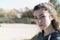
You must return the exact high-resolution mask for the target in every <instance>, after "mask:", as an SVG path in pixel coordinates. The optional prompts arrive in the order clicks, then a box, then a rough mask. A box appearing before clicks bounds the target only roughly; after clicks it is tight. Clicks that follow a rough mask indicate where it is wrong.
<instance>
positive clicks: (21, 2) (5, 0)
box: [0, 0, 49, 10]
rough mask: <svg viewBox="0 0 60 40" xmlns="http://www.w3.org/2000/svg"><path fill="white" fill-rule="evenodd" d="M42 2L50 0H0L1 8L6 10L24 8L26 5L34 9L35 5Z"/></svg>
mask: <svg viewBox="0 0 60 40" xmlns="http://www.w3.org/2000/svg"><path fill="white" fill-rule="evenodd" d="M42 2H49V0H46V1H45V0H0V8H2V9H4V10H10V9H24V8H25V7H28V8H30V9H33V7H34V6H35V5H37V4H39V3H42Z"/></svg>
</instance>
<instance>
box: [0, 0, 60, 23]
mask: <svg viewBox="0 0 60 40" xmlns="http://www.w3.org/2000/svg"><path fill="white" fill-rule="evenodd" d="M48 1H50V2H52V3H53V4H54V5H55V7H56V10H57V13H58V15H57V16H58V19H59V20H60V0H46V1H45V0H42V1H41V0H0V23H26V24H34V19H33V7H34V6H35V5H37V4H39V3H42V2H48Z"/></svg>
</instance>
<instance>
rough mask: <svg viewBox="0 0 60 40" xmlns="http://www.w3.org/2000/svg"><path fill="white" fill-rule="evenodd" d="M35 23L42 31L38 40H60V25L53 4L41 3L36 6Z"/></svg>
mask: <svg viewBox="0 0 60 40" xmlns="http://www.w3.org/2000/svg"><path fill="white" fill-rule="evenodd" d="M33 15H34V19H35V23H36V24H37V25H38V26H39V27H40V29H41V31H42V32H40V33H39V34H38V36H37V38H36V40H60V27H59V23H58V21H57V12H56V10H55V7H54V6H53V4H51V3H50V2H49V3H41V4H38V5H36V6H35V7H34V14H33Z"/></svg>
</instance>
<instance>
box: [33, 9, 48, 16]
mask: <svg viewBox="0 0 60 40" xmlns="http://www.w3.org/2000/svg"><path fill="white" fill-rule="evenodd" d="M33 15H34V16H39V15H49V13H48V11H45V10H42V9H40V10H36V11H34V13H33Z"/></svg>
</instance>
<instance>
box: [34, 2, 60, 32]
mask: <svg viewBox="0 0 60 40" xmlns="http://www.w3.org/2000/svg"><path fill="white" fill-rule="evenodd" d="M41 8H44V10H48V11H49V12H50V15H53V16H54V19H53V20H52V21H51V24H52V26H53V28H54V29H55V30H56V31H59V32H60V26H59V22H58V20H57V11H56V10H55V6H54V5H53V4H52V3H50V2H49V3H40V4H38V5H36V6H35V7H34V11H36V10H38V9H41Z"/></svg>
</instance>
